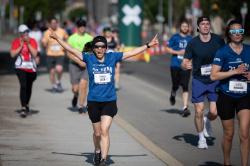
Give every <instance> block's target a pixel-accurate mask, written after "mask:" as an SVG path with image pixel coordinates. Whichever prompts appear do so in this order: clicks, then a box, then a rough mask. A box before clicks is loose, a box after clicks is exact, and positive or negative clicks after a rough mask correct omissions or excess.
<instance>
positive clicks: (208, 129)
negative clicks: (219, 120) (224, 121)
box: [203, 114, 212, 137]
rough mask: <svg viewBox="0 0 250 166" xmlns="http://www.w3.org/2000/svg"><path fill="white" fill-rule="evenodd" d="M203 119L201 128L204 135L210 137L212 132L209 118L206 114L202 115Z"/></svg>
mask: <svg viewBox="0 0 250 166" xmlns="http://www.w3.org/2000/svg"><path fill="white" fill-rule="evenodd" d="M203 121H204V129H203V133H204V136H205V137H210V136H211V134H212V126H211V122H210V120H209V119H208V118H207V114H206V115H204V117H203Z"/></svg>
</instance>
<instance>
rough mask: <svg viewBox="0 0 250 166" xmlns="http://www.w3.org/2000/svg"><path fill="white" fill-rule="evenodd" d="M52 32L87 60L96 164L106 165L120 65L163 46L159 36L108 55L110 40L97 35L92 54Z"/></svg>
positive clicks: (114, 112)
mask: <svg viewBox="0 0 250 166" xmlns="http://www.w3.org/2000/svg"><path fill="white" fill-rule="evenodd" d="M50 31H51V34H50V37H51V38H53V39H55V40H56V41H57V42H58V43H59V44H60V45H61V46H63V47H64V48H65V49H66V50H67V51H69V52H71V53H72V54H73V55H75V56H76V57H77V58H79V59H80V60H82V61H84V62H85V63H86V65H87V69H88V74H89V93H88V97H87V109H88V113H89V118H90V120H91V121H92V125H93V129H94V134H93V140H94V145H95V150H96V153H95V157H94V163H95V164H96V165H100V166H106V165H107V164H106V158H107V155H108V150H109V144H110V139H109V128H110V126H111V123H112V119H113V117H114V116H115V115H116V113H117V106H116V99H117V98H116V90H115V86H114V75H115V66H116V63H117V62H119V61H122V60H124V59H127V58H129V57H132V56H135V55H137V54H139V53H141V52H143V51H145V50H146V49H148V48H150V47H152V46H154V45H157V44H158V43H159V42H158V40H157V35H156V36H155V37H154V39H153V40H152V41H151V42H149V43H147V44H146V45H143V46H141V47H138V48H134V49H132V50H130V51H126V52H109V53H105V52H106V49H107V40H106V38H105V37H103V36H97V37H95V38H94V40H93V42H92V49H89V50H93V52H94V54H88V53H84V52H81V51H79V50H77V49H75V48H73V47H72V46H70V45H69V44H67V43H66V42H64V41H63V40H62V39H60V38H59V37H58V36H57V35H56V34H55V32H54V31H53V30H51V29H50ZM100 150H101V154H100ZM98 152H99V153H98ZM99 159H101V160H99Z"/></svg>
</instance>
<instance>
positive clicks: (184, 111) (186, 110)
mask: <svg viewBox="0 0 250 166" xmlns="http://www.w3.org/2000/svg"><path fill="white" fill-rule="evenodd" d="M190 114H191V112H190V111H189V109H188V108H185V109H184V110H183V112H182V115H181V116H182V117H188V116H189V115H190Z"/></svg>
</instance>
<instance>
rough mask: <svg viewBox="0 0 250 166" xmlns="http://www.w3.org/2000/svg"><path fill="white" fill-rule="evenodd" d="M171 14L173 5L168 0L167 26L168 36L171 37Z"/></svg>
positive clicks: (170, 0)
mask: <svg viewBox="0 0 250 166" xmlns="http://www.w3.org/2000/svg"><path fill="white" fill-rule="evenodd" d="M172 14H173V5H172V0H168V26H169V34H170V35H172V28H173V27H172V26H173V25H172V22H173V21H172Z"/></svg>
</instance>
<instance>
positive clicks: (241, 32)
mask: <svg viewBox="0 0 250 166" xmlns="http://www.w3.org/2000/svg"><path fill="white" fill-rule="evenodd" d="M237 32H238V33H239V34H241V35H243V34H244V29H239V30H230V33H231V34H232V35H235V34H236V33H237Z"/></svg>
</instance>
